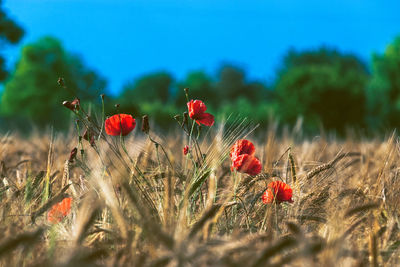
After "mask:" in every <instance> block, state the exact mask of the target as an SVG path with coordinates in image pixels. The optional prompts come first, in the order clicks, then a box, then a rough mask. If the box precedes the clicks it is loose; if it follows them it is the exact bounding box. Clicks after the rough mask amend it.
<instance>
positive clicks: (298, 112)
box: [275, 48, 368, 133]
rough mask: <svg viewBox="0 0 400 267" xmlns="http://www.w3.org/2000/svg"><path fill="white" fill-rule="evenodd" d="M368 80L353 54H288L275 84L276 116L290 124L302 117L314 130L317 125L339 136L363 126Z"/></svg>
mask: <svg viewBox="0 0 400 267" xmlns="http://www.w3.org/2000/svg"><path fill="white" fill-rule="evenodd" d="M367 81H368V72H367V69H366V66H365V65H364V64H363V63H362V62H361V61H360V60H359V59H358V58H356V57H355V56H354V55H350V54H341V53H339V52H337V51H336V50H331V49H326V48H321V49H320V50H318V51H307V52H302V53H298V52H295V51H290V52H289V53H288V55H287V56H286V58H285V60H284V66H283V68H282V69H281V71H280V72H279V73H278V79H277V81H276V84H275V90H276V94H277V97H278V99H277V100H278V103H279V105H278V110H277V114H279V116H280V118H281V119H282V120H283V121H284V122H287V123H290V124H294V123H295V121H296V120H297V118H298V117H299V116H303V117H304V121H305V124H306V126H308V127H309V128H310V129H314V130H315V129H317V127H318V126H319V124H320V123H322V125H323V126H324V127H325V128H326V129H328V130H332V129H336V130H337V131H338V132H339V133H343V131H344V130H345V128H346V127H348V126H351V127H363V126H364V125H365V123H364V116H365V112H366V96H365V86H366V83H367Z"/></svg>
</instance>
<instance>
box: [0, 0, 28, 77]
mask: <svg viewBox="0 0 400 267" xmlns="http://www.w3.org/2000/svg"><path fill="white" fill-rule="evenodd" d="M1 4H2V1H1V0H0V45H1V46H2V47H4V46H6V45H8V44H16V43H18V42H19V41H20V40H21V38H22V36H23V35H24V30H23V29H22V28H21V26H19V25H18V24H17V23H16V22H15V21H13V20H12V19H11V18H9V17H8V16H7V14H6V13H5V11H4V10H3V9H2V7H1ZM5 65H6V62H5V60H4V58H3V56H1V55H0V81H4V80H5V79H6V78H7V75H8V72H7V71H6V68H5Z"/></svg>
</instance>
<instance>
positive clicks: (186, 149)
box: [183, 146, 189, 156]
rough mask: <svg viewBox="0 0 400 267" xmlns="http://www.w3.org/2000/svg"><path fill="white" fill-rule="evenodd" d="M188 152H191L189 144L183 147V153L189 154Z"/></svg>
mask: <svg viewBox="0 0 400 267" xmlns="http://www.w3.org/2000/svg"><path fill="white" fill-rule="evenodd" d="M187 153H189V147H188V146H185V147H184V148H183V155H185V156H186V155H187Z"/></svg>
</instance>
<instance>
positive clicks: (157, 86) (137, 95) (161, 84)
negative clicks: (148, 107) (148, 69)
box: [120, 72, 174, 104]
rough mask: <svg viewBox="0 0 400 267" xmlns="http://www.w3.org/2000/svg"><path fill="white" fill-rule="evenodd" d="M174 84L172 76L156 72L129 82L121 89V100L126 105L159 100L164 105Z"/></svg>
mask: <svg viewBox="0 0 400 267" xmlns="http://www.w3.org/2000/svg"><path fill="white" fill-rule="evenodd" d="M173 82H174V80H173V78H172V76H171V75H170V74H168V73H166V72H157V73H153V74H149V75H145V76H143V77H141V78H139V79H138V80H136V81H134V82H130V83H128V84H126V85H125V86H124V88H123V89H122V94H121V97H120V98H121V100H122V101H126V103H127V104H128V103H137V102H142V101H150V102H151V101H154V100H159V101H161V102H162V103H166V102H167V101H168V99H169V96H170V88H171V85H172V83H173Z"/></svg>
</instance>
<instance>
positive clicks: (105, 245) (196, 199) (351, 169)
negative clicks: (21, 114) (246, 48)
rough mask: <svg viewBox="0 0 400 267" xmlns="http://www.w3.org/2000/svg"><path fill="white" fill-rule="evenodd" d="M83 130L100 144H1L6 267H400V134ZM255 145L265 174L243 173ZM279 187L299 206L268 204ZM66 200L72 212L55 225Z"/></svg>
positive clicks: (67, 137)
mask: <svg viewBox="0 0 400 267" xmlns="http://www.w3.org/2000/svg"><path fill="white" fill-rule="evenodd" d="M82 123H83V124H84V125H85V127H88V128H90V127H92V128H91V129H92V131H93V132H94V135H95V136H97V137H96V139H95V140H94V141H92V145H91V144H90V143H89V142H88V141H86V140H84V139H83V138H81V139H79V138H78V137H77V133H76V131H74V130H71V132H70V133H69V134H61V133H51V132H49V133H46V134H32V135H31V136H30V137H29V138H22V137H19V136H18V134H13V133H10V134H8V135H3V136H1V137H0V164H1V165H0V176H1V177H0V178H1V181H0V201H1V202H0V203H1V206H0V218H1V224H0V227H1V232H2V235H1V237H0V265H1V266H49V265H50V266H282V265H285V266H396V265H399V264H400V258H399V256H400V251H399V246H400V233H399V226H400V225H399V216H398V215H399V204H400V180H399V177H398V176H399V166H400V150H399V148H400V147H399V143H398V139H397V136H396V134H392V135H388V136H387V137H386V138H382V139H369V140H357V139H352V138H347V139H344V140H338V139H335V138H330V137H325V136H318V137H315V138H309V139H307V138H302V137H299V133H298V131H296V132H294V133H286V134H279V135H278V134H277V133H276V130H275V129H274V127H271V128H270V129H269V130H267V131H264V132H262V131H261V130H259V129H253V128H252V126H251V124H248V123H246V122H245V121H240V122H236V123H233V124H230V126H229V127H228V126H226V127H223V126H221V125H214V126H213V127H212V128H211V130H208V129H207V131H203V133H201V135H200V136H196V137H195V138H192V139H190V140H189V136H188V135H186V134H185V132H183V131H179V130H180V127H179V125H177V127H176V128H177V131H176V132H174V133H170V134H166V135H163V134H161V133H160V132H157V131H152V130H151V129H150V133H149V136H147V135H146V134H143V133H142V132H141V131H140V121H137V123H138V125H137V127H136V129H135V130H134V131H133V132H132V133H131V134H130V135H128V136H126V137H125V138H124V139H123V140H122V138H121V137H113V136H107V135H104V133H103V132H101V130H100V132H96V129H97V130H98V129H100V128H96V127H93V126H90V123H91V120H90V119H88V120H86V121H82ZM80 130H81V131H82V127H81V129H80ZM192 135H195V134H194V133H192ZM98 136H100V138H99V137H98ZM149 137H150V138H149ZM242 138H246V139H248V140H251V141H252V142H253V143H254V144H255V147H256V152H255V155H256V156H257V157H258V158H259V159H260V161H261V163H262V166H263V168H262V172H261V173H260V174H258V175H256V176H250V175H247V174H244V173H239V172H236V171H231V168H230V164H231V162H230V159H229V151H230V148H231V146H232V144H233V143H234V142H235V141H236V140H238V139H242ZM89 140H90V138H89ZM185 145H188V146H189V148H190V149H191V152H192V153H189V154H188V155H184V154H183V152H182V149H183V147H184V146H185ZM74 147H77V151H78V153H77V155H76V159H74V160H73V161H72V160H71V161H70V160H69V158H70V152H71V150H72V149H73V148H74ZM200 150H201V154H203V155H198V153H199V152H198V151H200ZM81 151H83V153H81ZM275 180H281V181H284V182H286V183H287V184H289V185H290V186H291V188H292V189H293V200H294V202H293V203H280V204H279V203H272V204H264V203H263V202H262V201H261V195H262V193H263V192H264V191H265V190H266V188H267V185H268V184H269V183H270V182H271V181H275ZM66 197H70V198H72V208H71V211H70V212H69V213H68V214H67V215H66V216H65V217H63V218H62V220H60V222H51V221H50V220H49V210H50V209H51V208H52V206H53V205H54V204H56V203H58V202H60V201H61V200H63V199H64V198H66Z"/></svg>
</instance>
